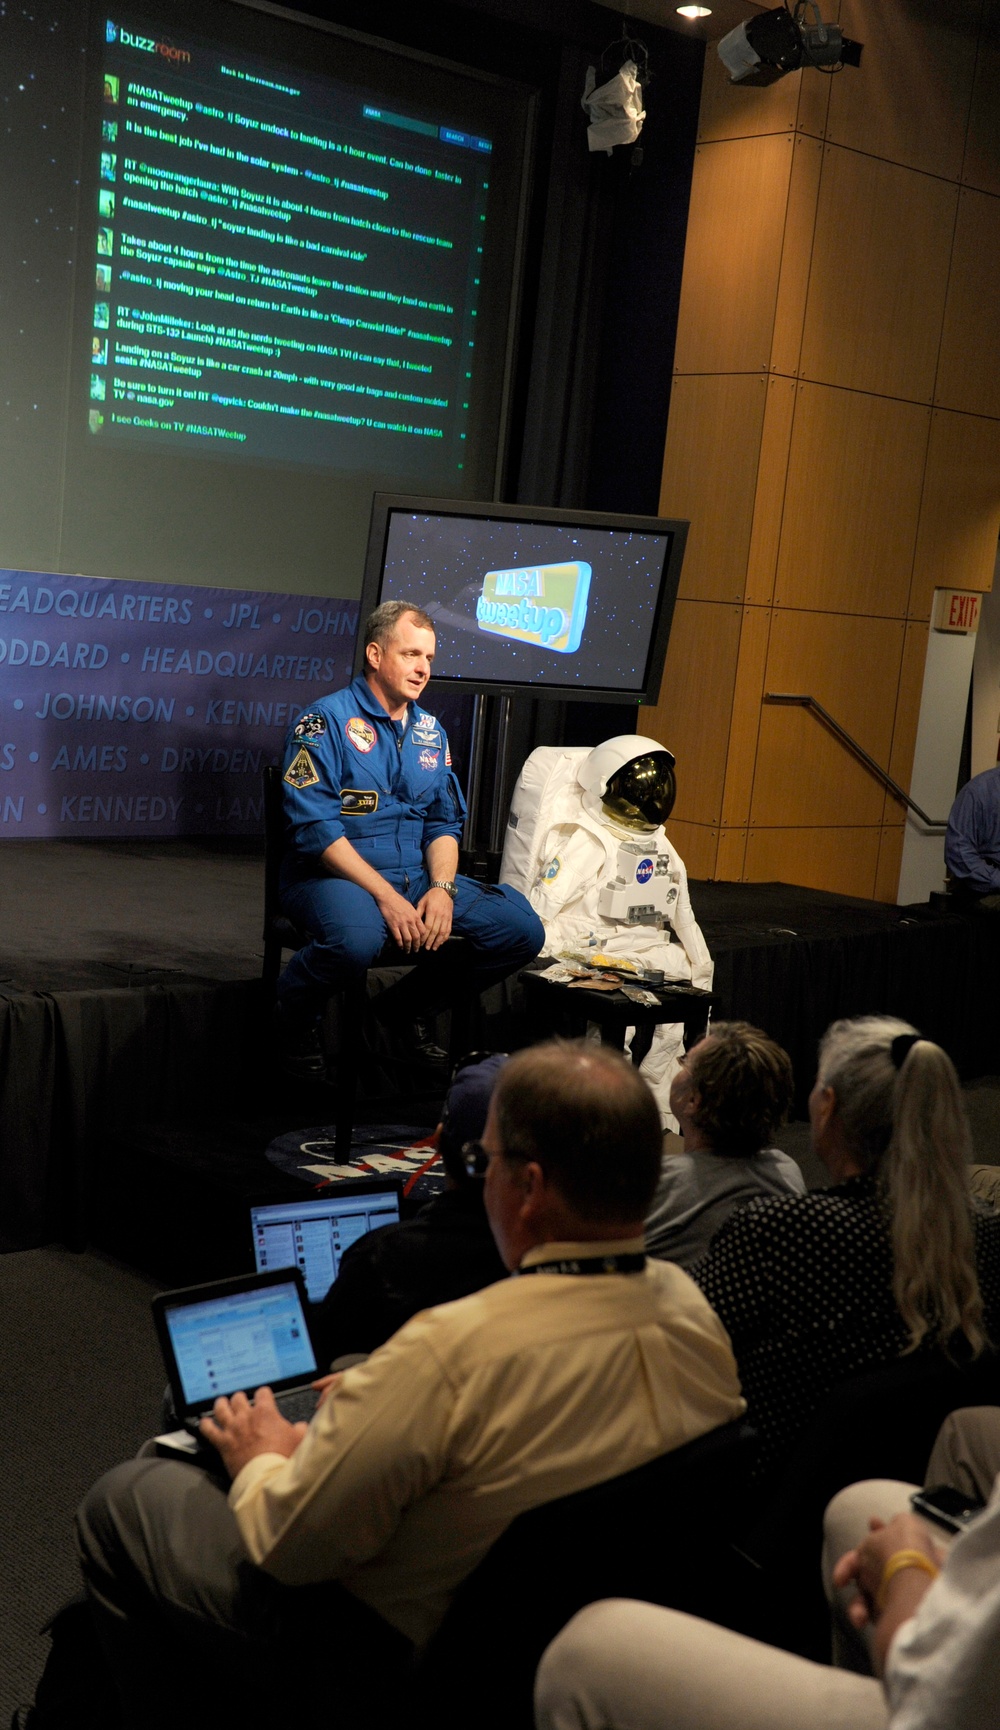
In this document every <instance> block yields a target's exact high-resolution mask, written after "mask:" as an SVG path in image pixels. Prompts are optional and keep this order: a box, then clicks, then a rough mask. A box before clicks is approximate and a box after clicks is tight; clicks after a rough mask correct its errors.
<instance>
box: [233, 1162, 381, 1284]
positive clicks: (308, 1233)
mask: <svg viewBox="0 0 1000 1730" xmlns="http://www.w3.org/2000/svg"><path fill="white" fill-rule="evenodd" d="M398 1219H399V1182H398V1180H397V1179H395V1178H391V1179H389V1180H387V1181H385V1180H383V1181H379V1180H375V1181H373V1183H372V1184H371V1186H366V1187H365V1188H363V1189H362V1188H355V1189H353V1190H351V1191H347V1192H341V1191H339V1190H335V1191H334V1192H333V1193H332V1194H330V1195H325V1196H322V1197H321V1198H319V1199H316V1200H308V1201H299V1200H295V1201H283V1202H269V1203H267V1205H265V1206H261V1207H254V1208H251V1210H250V1226H251V1230H252V1232H253V1251H254V1259H255V1264H256V1267H257V1272H258V1273H262V1272H264V1271H265V1269H270V1268H279V1267H297V1268H299V1269H300V1271H301V1273H302V1277H303V1279H304V1280H305V1284H306V1295H307V1296H308V1298H309V1302H310V1303H319V1302H320V1301H321V1300H322V1299H323V1298H324V1297H325V1296H326V1294H327V1292H328V1291H329V1289H330V1287H331V1285H332V1284H333V1282H334V1280H335V1279H336V1277H337V1275H338V1273H339V1272H340V1258H341V1256H342V1255H343V1253H344V1251H345V1250H346V1249H347V1248H349V1246H350V1245H351V1244H352V1243H355V1242H356V1241H357V1239H358V1238H359V1237H364V1236H365V1234H366V1233H367V1232H370V1231H374V1230H375V1228H376V1227H377V1226H380V1225H394V1224H395V1223H396V1222H397V1221H398Z"/></svg>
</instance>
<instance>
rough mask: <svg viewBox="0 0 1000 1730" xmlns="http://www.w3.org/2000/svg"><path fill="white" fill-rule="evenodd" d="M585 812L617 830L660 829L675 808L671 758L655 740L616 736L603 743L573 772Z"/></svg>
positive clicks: (640, 735) (646, 830) (642, 736)
mask: <svg viewBox="0 0 1000 1730" xmlns="http://www.w3.org/2000/svg"><path fill="white" fill-rule="evenodd" d="M577 780H578V781H579V783H580V785H581V787H582V788H583V803H584V808H585V809H586V810H587V811H589V812H590V814H591V815H592V816H594V817H600V818H602V819H603V820H604V821H605V822H611V823H614V824H615V826H616V827H617V828H619V829H635V830H638V831H645V832H646V833H647V834H648V833H649V831H650V830H651V829H658V828H659V826H660V824H661V823H665V822H666V820H667V818H668V817H669V816H670V813H671V811H672V810H673V808H674V800H675V798H676V796H677V783H676V780H675V778H674V758H673V756H672V754H671V752H669V751H668V750H666V749H665V748H664V746H663V745H661V744H660V743H659V741H658V740H657V739H649V738H646V737H644V735H643V734H641V733H619V734H618V736H617V737H616V738H614V739H605V741H604V743H603V744H602V745H596V746H595V747H594V749H593V750H592V751H591V753H590V755H589V757H585V758H584V760H583V762H582V763H581V764H580V767H579V769H578V770H577Z"/></svg>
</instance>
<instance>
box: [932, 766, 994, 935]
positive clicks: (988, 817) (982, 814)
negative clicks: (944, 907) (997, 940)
mask: <svg viewBox="0 0 1000 1730" xmlns="http://www.w3.org/2000/svg"><path fill="white" fill-rule="evenodd" d="M944 862H945V864H946V865H947V867H948V874H949V876H950V878H951V886H952V893H953V894H954V895H955V896H956V897H958V898H959V899H960V900H962V901H966V902H968V903H969V904H970V905H971V906H978V907H982V908H983V909H984V910H985V911H986V912H988V913H996V912H998V911H1000V768H996V769H984V770H983V773H982V774H981V775H973V777H972V780H971V781H967V782H966V783H965V786H964V787H963V788H962V790H961V792H960V793H959V795H958V797H957V799H956V800H955V803H954V804H953V806H952V808H951V812H950V814H949V817H948V828H947V832H946V834H945V838H944Z"/></svg>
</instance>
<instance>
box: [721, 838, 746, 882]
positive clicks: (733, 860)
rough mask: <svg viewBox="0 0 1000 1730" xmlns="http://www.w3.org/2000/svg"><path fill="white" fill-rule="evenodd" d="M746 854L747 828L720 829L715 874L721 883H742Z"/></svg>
mask: <svg viewBox="0 0 1000 1730" xmlns="http://www.w3.org/2000/svg"><path fill="white" fill-rule="evenodd" d="M746 854H747V832H746V830H745V829H743V828H740V829H720V830H719V843H718V847H717V848H716V853H715V872H714V875H715V876H716V878H717V879H718V880H719V882H720V883H742V881H743V873H744V869H745V865H746Z"/></svg>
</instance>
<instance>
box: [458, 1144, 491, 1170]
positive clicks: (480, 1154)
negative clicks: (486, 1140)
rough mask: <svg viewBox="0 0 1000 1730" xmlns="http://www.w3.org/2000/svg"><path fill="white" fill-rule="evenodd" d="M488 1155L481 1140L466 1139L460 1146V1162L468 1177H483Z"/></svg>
mask: <svg viewBox="0 0 1000 1730" xmlns="http://www.w3.org/2000/svg"><path fill="white" fill-rule="evenodd" d="M489 1163H490V1156H489V1154H488V1153H487V1151H486V1149H485V1147H484V1146H483V1144H482V1142H481V1141H467V1142H466V1143H465V1146H464V1147H463V1148H462V1164H463V1165H464V1166H465V1169H466V1171H467V1172H468V1174H469V1176H470V1177H483V1176H484V1175H485V1173H486V1167H487V1166H488V1165H489Z"/></svg>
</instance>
